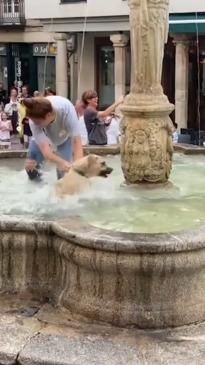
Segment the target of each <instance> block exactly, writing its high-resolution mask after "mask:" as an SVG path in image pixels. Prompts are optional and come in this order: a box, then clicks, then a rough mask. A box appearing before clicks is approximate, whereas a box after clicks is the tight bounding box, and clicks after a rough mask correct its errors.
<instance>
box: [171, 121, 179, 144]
mask: <svg viewBox="0 0 205 365" xmlns="http://www.w3.org/2000/svg"><path fill="white" fill-rule="evenodd" d="M173 127H174V130H173V133H172V141H173V143H178V138H179V133H178V131H177V128H178V124H177V123H175V122H173Z"/></svg>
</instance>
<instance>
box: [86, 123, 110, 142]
mask: <svg viewBox="0 0 205 365" xmlns="http://www.w3.org/2000/svg"><path fill="white" fill-rule="evenodd" d="M88 141H89V144H90V145H106V144H107V134H106V129H105V123H104V122H101V121H100V120H99V119H96V120H95V123H92V129H91V131H90V133H89V134H88Z"/></svg>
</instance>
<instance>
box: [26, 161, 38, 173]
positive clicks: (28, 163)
mask: <svg viewBox="0 0 205 365" xmlns="http://www.w3.org/2000/svg"><path fill="white" fill-rule="evenodd" d="M36 165H37V162H36V161H35V160H29V159H28V160H26V163H25V169H26V171H33V170H34V169H35V168H36Z"/></svg>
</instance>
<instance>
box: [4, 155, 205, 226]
mask: <svg viewBox="0 0 205 365" xmlns="http://www.w3.org/2000/svg"><path fill="white" fill-rule="evenodd" d="M107 161H108V164H109V165H111V166H112V167H113V168H114V172H113V173H112V175H111V176H110V177H109V178H107V179H102V178H96V179H93V181H92V188H91V190H90V191H87V192H85V193H83V194H81V195H80V196H72V197H67V198H66V199H65V200H63V201H59V200H57V199H54V198H53V196H52V189H53V185H54V183H55V180H56V176H55V169H54V168H53V167H52V168H50V167H47V168H46V171H45V174H44V181H45V184H42V185H38V184H34V183H31V182H28V180H27V176H26V174H25V172H24V171H23V164H22V162H20V161H17V160H7V161H5V160H4V161H3V160H2V161H1V166H0V196H1V199H2V200H1V204H0V214H6V215H15V216H21V217H28V218H34V217H35V218H37V219H51V220H52V219H58V218H62V217H68V216H76V215H78V216H81V217H83V219H84V220H86V221H88V222H89V223H91V224H92V225H94V226H97V227H101V228H104V229H109V230H115V231H122V232H141V233H159V232H173V231H179V230H183V229H187V228H193V227H196V226H197V225H199V224H201V223H202V222H203V221H205V157H204V156H185V155H180V154H176V155H175V156H174V164H173V170H172V174H171V177H170V181H171V182H172V183H173V184H174V188H172V189H162V188H161V189H154V190H147V189H144V190H143V189H140V190H136V189H133V188H131V187H123V186H121V184H122V182H123V176H122V173H121V169H120V160H119V157H118V156H115V157H108V158H107Z"/></svg>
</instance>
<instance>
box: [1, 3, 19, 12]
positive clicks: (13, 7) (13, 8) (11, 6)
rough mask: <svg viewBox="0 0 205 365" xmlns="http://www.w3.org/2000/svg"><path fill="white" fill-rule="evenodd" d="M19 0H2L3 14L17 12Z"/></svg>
mask: <svg viewBox="0 0 205 365" xmlns="http://www.w3.org/2000/svg"><path fill="white" fill-rule="evenodd" d="M19 2H20V0H4V15H6V14H16V13H19Z"/></svg>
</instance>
